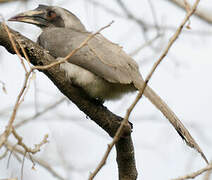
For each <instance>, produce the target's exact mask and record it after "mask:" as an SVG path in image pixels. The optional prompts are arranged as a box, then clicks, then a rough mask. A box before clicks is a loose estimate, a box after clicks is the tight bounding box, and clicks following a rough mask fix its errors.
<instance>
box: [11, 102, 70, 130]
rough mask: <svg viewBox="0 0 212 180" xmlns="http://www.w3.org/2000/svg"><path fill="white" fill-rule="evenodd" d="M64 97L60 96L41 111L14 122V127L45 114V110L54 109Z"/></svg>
mask: <svg viewBox="0 0 212 180" xmlns="http://www.w3.org/2000/svg"><path fill="white" fill-rule="evenodd" d="M65 99H66V98H61V99H60V100H59V101H56V102H55V103H53V104H51V105H50V106H48V107H46V108H45V109H44V110H42V111H40V112H38V113H36V114H35V115H33V116H32V117H29V118H27V119H24V120H22V121H21V122H19V123H17V124H15V126H14V127H15V128H19V127H20V126H22V125H23V124H26V123H28V122H29V121H31V120H34V119H36V118H38V117H39V116H41V115H43V114H45V113H46V112H48V111H50V110H52V109H54V108H55V107H56V106H58V105H60V104H61V103H62V102H64V101H65Z"/></svg>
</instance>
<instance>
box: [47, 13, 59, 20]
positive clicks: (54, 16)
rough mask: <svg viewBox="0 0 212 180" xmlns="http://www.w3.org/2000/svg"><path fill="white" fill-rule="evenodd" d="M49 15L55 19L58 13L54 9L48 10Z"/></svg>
mask: <svg viewBox="0 0 212 180" xmlns="http://www.w3.org/2000/svg"><path fill="white" fill-rule="evenodd" d="M47 16H48V18H50V19H54V18H56V17H57V14H56V13H55V12H54V11H48V13H47Z"/></svg>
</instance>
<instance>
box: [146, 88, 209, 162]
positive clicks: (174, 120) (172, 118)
mask: <svg viewBox="0 0 212 180" xmlns="http://www.w3.org/2000/svg"><path fill="white" fill-rule="evenodd" d="M144 95H145V96H146V97H147V98H148V99H149V100H150V101H151V102H152V103H153V104H154V105H155V106H156V107H157V108H158V109H159V110H160V111H161V112H162V113H163V115H164V116H165V117H166V118H167V119H168V120H169V122H170V123H171V124H172V125H173V126H174V128H175V129H176V131H177V132H178V134H179V135H180V136H181V137H182V139H183V140H185V142H186V144H187V145H188V146H190V147H191V148H194V149H196V150H197V151H198V152H199V153H200V154H201V156H202V158H203V159H204V160H205V162H206V163H207V164H208V160H207V158H206V156H205V155H204V153H203V151H202V150H201V148H200V147H199V145H198V144H197V143H196V141H195V140H194V138H193V137H192V136H191V134H190V133H189V131H188V130H187V129H186V127H185V126H184V125H183V124H182V122H181V121H180V120H179V119H178V117H177V116H176V115H175V113H174V112H173V111H172V110H171V109H170V108H169V107H168V105H167V104H166V103H165V102H164V101H163V100H162V99H161V98H160V97H159V96H158V95H157V94H156V93H155V92H154V91H153V90H152V89H151V88H150V87H149V86H147V87H146V88H145V91H144Z"/></svg>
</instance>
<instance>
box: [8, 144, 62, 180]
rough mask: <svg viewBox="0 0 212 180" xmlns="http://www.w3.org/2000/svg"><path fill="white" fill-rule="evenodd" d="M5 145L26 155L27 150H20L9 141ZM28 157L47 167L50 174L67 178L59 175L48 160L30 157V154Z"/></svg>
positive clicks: (59, 177)
mask: <svg viewBox="0 0 212 180" xmlns="http://www.w3.org/2000/svg"><path fill="white" fill-rule="evenodd" d="M5 146H6V147H7V148H8V149H9V150H12V151H15V152H16V153H19V154H21V155H24V154H25V151H22V150H20V149H19V148H17V147H15V148H14V147H13V146H12V144H11V143H9V142H6V143H5ZM26 158H27V159H31V158H32V160H33V161H34V162H36V163H37V164H39V165H40V166H42V167H43V168H45V169H46V170H47V171H48V172H49V173H50V174H52V175H53V176H54V177H56V178H57V179H60V180H65V178H63V177H62V176H61V175H59V174H58V173H57V172H56V171H55V170H54V169H53V168H52V167H51V165H50V164H48V163H47V162H45V161H43V160H41V159H39V158H36V157H30V156H29V154H28V155H27V156H26Z"/></svg>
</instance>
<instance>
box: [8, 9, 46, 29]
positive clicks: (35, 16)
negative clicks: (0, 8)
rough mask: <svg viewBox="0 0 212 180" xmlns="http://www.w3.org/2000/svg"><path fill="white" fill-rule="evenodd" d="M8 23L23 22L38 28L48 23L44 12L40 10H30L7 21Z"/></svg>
mask: <svg viewBox="0 0 212 180" xmlns="http://www.w3.org/2000/svg"><path fill="white" fill-rule="evenodd" d="M8 21H17V22H24V23H29V24H35V25H37V26H39V27H43V26H48V21H47V20H46V19H45V12H44V11H42V10H36V9H35V10H30V11H26V12H23V13H20V14H17V15H16V16H14V17H11V18H10V19H8Z"/></svg>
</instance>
